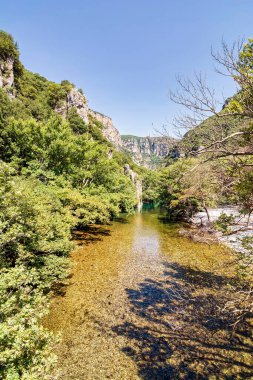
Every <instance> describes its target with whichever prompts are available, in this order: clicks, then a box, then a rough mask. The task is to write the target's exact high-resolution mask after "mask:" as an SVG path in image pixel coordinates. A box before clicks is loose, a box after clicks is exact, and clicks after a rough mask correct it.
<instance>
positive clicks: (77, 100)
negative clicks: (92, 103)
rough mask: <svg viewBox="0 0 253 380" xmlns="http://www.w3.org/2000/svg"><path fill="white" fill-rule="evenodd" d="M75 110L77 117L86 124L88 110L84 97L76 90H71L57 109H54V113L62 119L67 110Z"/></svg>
mask: <svg viewBox="0 0 253 380" xmlns="http://www.w3.org/2000/svg"><path fill="white" fill-rule="evenodd" d="M72 107H73V108H75V109H76V111H77V113H78V115H79V116H80V117H81V118H82V119H83V121H84V122H85V123H86V124H88V122H89V119H88V112H89V108H88V105H87V101H86V98H85V96H84V95H83V94H82V93H81V92H80V91H78V89H77V88H75V87H74V88H72V89H71V90H70V91H69V92H68V93H67V97H66V100H65V101H64V102H63V103H62V104H61V105H60V106H58V107H56V108H55V112H57V113H59V114H60V115H62V116H63V117H66V116H67V113H68V110H69V109H70V108H72Z"/></svg>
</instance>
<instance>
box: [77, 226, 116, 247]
mask: <svg viewBox="0 0 253 380" xmlns="http://www.w3.org/2000/svg"><path fill="white" fill-rule="evenodd" d="M105 236H111V231H110V230H109V229H108V228H105V227H104V226H98V225H96V226H95V225H91V226H87V227H85V228H83V229H78V230H76V231H74V232H73V234H72V239H73V240H74V241H75V242H76V244H77V245H87V244H92V243H95V242H99V241H102V240H103V239H104V237H105Z"/></svg>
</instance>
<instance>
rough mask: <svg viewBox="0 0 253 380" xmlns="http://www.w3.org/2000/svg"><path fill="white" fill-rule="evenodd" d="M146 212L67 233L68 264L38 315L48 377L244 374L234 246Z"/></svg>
mask: <svg viewBox="0 0 253 380" xmlns="http://www.w3.org/2000/svg"><path fill="white" fill-rule="evenodd" d="M178 229H179V226H177V225H171V224H166V223H165V222H164V220H163V219H162V218H161V216H159V215H158V214H157V213H155V212H147V213H139V214H135V215H133V216H130V217H128V218H121V219H119V220H117V221H114V222H113V223H112V224H111V225H109V226H93V227H91V228H90V229H89V230H87V231H83V232H81V231H80V232H78V233H77V234H76V236H75V240H76V241H77V248H76V249H75V250H74V252H73V253H72V255H71V261H72V265H73V266H72V273H71V278H70V280H69V285H68V286H67V287H66V289H65V291H64V293H63V294H61V295H59V296H57V297H55V299H54V300H53V302H52V305H51V309H50V314H49V316H48V317H47V320H46V322H45V325H46V326H47V327H48V328H49V329H50V330H52V331H54V332H56V333H60V334H61V337H62V338H61V342H60V343H59V344H58V345H57V347H56V348H55V351H56V353H57V355H58V364H57V365H56V368H55V370H54V373H53V374H52V379H54V380H55V379H60V380H86V379H87V380H104V379H113V380H134V379H136V380H137V379H145V380H159V379H203V380H204V379H250V378H252V376H253V371H252V365H253V362H252V335H251V334H252V329H251V327H252V326H250V321H248V323H246V324H244V325H243V326H242V327H240V328H238V329H237V330H236V331H234V329H233V326H232V324H233V319H232V316H231V315H230V314H224V313H223V312H221V310H222V308H223V307H224V305H225V303H226V302H228V301H229V300H231V299H232V298H233V296H234V295H233V291H232V290H231V289H232V285H233V283H234V281H235V256H234V254H233V253H232V252H231V251H230V250H229V249H228V248H225V247H223V246H221V245H216V244H214V245H208V244H200V243H194V242H192V241H190V240H188V239H187V238H185V237H180V236H179V235H178Z"/></svg>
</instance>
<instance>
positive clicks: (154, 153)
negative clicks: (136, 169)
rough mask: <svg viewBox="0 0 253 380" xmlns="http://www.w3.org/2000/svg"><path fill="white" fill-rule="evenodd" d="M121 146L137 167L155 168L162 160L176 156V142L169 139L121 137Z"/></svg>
mask: <svg viewBox="0 0 253 380" xmlns="http://www.w3.org/2000/svg"><path fill="white" fill-rule="evenodd" d="M121 139H122V146H123V148H124V149H125V150H126V151H128V152H129V153H130V155H131V157H132V159H133V161H134V162H136V163H137V164H138V165H142V166H145V167H149V168H155V167H156V166H158V165H159V164H161V163H162V160H163V159H164V158H165V157H167V156H168V155H171V156H172V157H173V158H174V157H176V156H177V155H178V153H177V150H176V148H175V146H176V144H177V140H176V139H173V138H170V137H138V136H132V135H123V136H121Z"/></svg>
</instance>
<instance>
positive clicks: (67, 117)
mask: <svg viewBox="0 0 253 380" xmlns="http://www.w3.org/2000/svg"><path fill="white" fill-rule="evenodd" d="M223 53H224V54H223V56H221V55H216V56H215V57H216V60H217V61H218V62H219V63H221V64H222V65H223V67H225V68H226V69H227V70H228V72H229V74H230V76H231V77H232V78H233V79H234V80H235V81H236V82H237V84H238V86H239V89H238V92H237V94H236V96H234V97H233V98H231V99H228V100H227V101H226V103H225V105H224V107H223V108H222V110H219V111H216V110H215V108H214V100H213V97H212V92H211V91H210V90H209V89H208V87H206V85H205V82H204V81H203V79H202V77H201V76H200V77H196V84H194V83H193V82H192V81H188V82H187V81H182V79H181V78H179V85H180V86H181V89H182V90H183V94H184V91H186V94H184V95H182V94H181V95H180V93H174V94H172V98H173V100H174V101H176V102H178V103H180V104H182V105H184V106H186V107H187V108H188V109H189V110H190V111H191V112H192V113H191V115H189V116H188V117H187V118H186V119H184V120H182V119H181V120H177V123H178V124H179V126H182V125H184V126H185V125H187V126H191V127H192V128H190V129H189V131H188V132H187V133H186V134H185V135H184V137H183V139H182V140H181V141H180V143H179V146H178V147H177V149H178V150H179V151H180V152H181V157H177V158H175V157H174V158H171V157H168V158H167V162H166V165H165V166H164V167H162V168H160V169H158V170H156V171H150V170H148V169H145V168H139V167H137V166H136V165H135V164H134V163H133V162H132V161H131V159H130V158H129V157H128V156H127V155H125V154H124V153H123V152H121V151H118V150H116V149H115V147H114V146H113V145H112V144H111V143H110V142H109V141H108V140H107V139H105V137H104V135H103V128H104V126H103V124H102V123H101V122H99V121H98V120H97V119H96V118H94V117H93V116H91V115H89V118H88V120H87V122H85V121H84V119H83V118H81V117H80V116H79V114H78V112H77V109H76V108H75V107H68V108H67V111H66V112H65V114H62V115H61V114H59V113H60V112H56V111H59V110H61V109H62V108H63V107H64V104H65V103H66V97H67V96H68V94H69V92H70V91H72V90H73V89H74V88H75V87H74V85H73V84H72V83H71V82H69V81H67V80H63V81H62V82H61V83H60V84H56V83H54V82H51V81H48V80H47V79H46V78H43V77H42V76H40V75H39V74H34V73H31V72H29V71H27V70H26V69H25V68H24V67H23V65H22V63H21V62H20V59H19V50H18V47H17V44H16V43H15V42H14V40H13V38H12V37H11V36H10V35H9V34H7V33H5V32H0V63H1V65H2V66H1V70H2V72H1V73H2V75H3V76H5V77H7V78H8V76H9V74H10V78H11V73H9V71H10V70H11V64H13V73H14V81H13V84H12V85H10V86H8V85H5V86H2V87H4V88H0V194H1V197H0V226H1V236H0V270H1V279H0V303H1V305H0V306H1V314H0V350H1V357H0V379H6V380H18V379H20V380H38V379H40V380H41V379H47V378H48V374H49V373H50V370H51V367H52V365H53V363H54V360H55V357H54V355H53V352H52V344H53V342H54V338H53V336H52V335H51V334H50V333H49V332H48V331H47V330H45V329H43V327H42V326H41V320H42V318H43V317H44V315H45V313H46V312H47V308H48V305H49V301H50V297H51V295H52V294H53V293H54V292H55V291H57V290H58V289H59V288H60V287H61V286H62V285H63V284H64V283H65V281H66V278H67V275H68V253H69V252H70V250H71V249H72V248H73V243H72V241H71V234H72V232H73V230H75V229H77V228H79V229H82V228H86V227H87V226H88V225H89V224H94V223H108V222H109V221H110V220H111V219H112V218H114V217H115V216H117V215H119V213H121V212H125V213H131V212H133V210H134V209H135V207H136V205H137V198H136V187H135V185H134V183H133V181H132V180H131V178H130V176H129V175H126V173H125V171H124V166H125V165H128V167H129V166H130V167H131V168H132V169H134V170H135V172H138V173H139V174H140V175H141V177H142V179H143V200H144V202H149V203H150V202H153V203H154V204H159V205H161V206H162V207H164V208H165V209H166V211H167V216H168V219H169V220H171V221H175V220H185V219H186V220H189V219H191V217H192V216H193V215H194V214H195V213H196V212H197V211H199V210H206V212H207V214H208V208H209V207H216V206H218V205H222V204H236V205H239V206H240V209H241V212H242V213H243V214H247V215H249V216H250V215H251V213H252V210H253V188H252V178H253V169H252V168H253V160H252V154H253V152H252V134H253V127H252V126H253V121H252V118H253V113H252V109H251V105H252V101H253V71H252V70H253V41H252V40H249V41H248V43H247V44H246V45H244V46H242V47H239V48H238V52H237V54H238V55H237V57H235V56H234V55H231V54H232V53H233V54H234V53H235V48H234V50H232V51H230V50H228V48H227V46H226V45H223ZM8 59H9V61H8ZM6 60H7V61H8V62H7V61H6ZM6 62H7V63H6ZM8 65H9V66H8ZM204 91H206V93H205V92H204ZM79 94H80V95H82V97H83V94H82V91H79ZM208 94H209V96H210V99H209V100H208V97H207V96H208ZM82 99H83V102H84V104H86V99H85V98H84V97H83V98H82ZM205 103H206V107H207V109H205ZM197 111H199V113H198V112H197ZM205 111H206V114H205ZM204 115H206V117H207V116H208V118H206V117H204ZM190 124H191V125H190ZM225 222H226V218H224V217H223V220H221V221H220V226H221V224H222V226H223V227H224V226H225V227H224V228H226V223H225ZM224 223H225V224H224ZM252 243H253V242H252V240H251V239H247V241H246V240H245V242H244V246H245V249H246V250H247V252H250V253H252ZM251 257H252V255H250V254H249V255H248V256H247V260H248V261H247V263H245V255H244V256H243V260H244V261H243V265H244V267H243V268H244V270H243V277H244V281H247V278H248V277H247V276H248V275H249V268H251V267H252V260H251ZM241 263H242V262H241ZM244 284H245V282H244ZM243 286H244V285H243ZM246 290H247V291H248V294H249V295H250V296H251V293H249V292H250V290H249V288H247V289H246ZM243 291H244V289H243ZM244 294H245V293H244ZM238 300H241V298H239V297H238ZM242 304H243V305H244V306H243V307H244V308H245V304H244V303H243V302H242ZM238 308H239V309H240V310H242V307H241V306H240V305H239V306H238ZM244 311H245V312H244V313H241V314H240V318H243V317H245V316H247V315H248V313H249V312H250V310H249V308H245V310H244Z"/></svg>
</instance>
